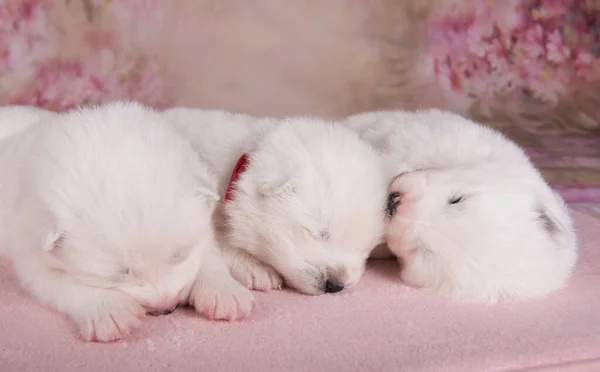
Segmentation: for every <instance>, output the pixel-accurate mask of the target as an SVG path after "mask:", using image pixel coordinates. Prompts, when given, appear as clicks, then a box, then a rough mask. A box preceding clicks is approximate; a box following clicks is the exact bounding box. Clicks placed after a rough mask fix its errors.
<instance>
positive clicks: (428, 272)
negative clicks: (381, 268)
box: [344, 110, 577, 302]
mask: <svg viewBox="0 0 600 372" xmlns="http://www.w3.org/2000/svg"><path fill="white" fill-rule="evenodd" d="M344 124H345V125H346V126H347V127H349V128H351V129H353V130H356V131H357V132H358V133H360V135H361V137H362V138H364V139H366V140H367V141H369V142H371V143H372V144H374V145H375V146H376V147H377V148H378V149H379V150H380V152H381V156H382V159H383V163H384V166H385V168H386V170H385V172H386V174H387V177H388V180H389V181H390V183H391V185H390V188H389V195H388V200H387V213H388V218H389V225H388V228H387V233H386V239H387V245H388V247H389V248H390V249H391V251H392V252H393V253H394V254H395V255H396V256H397V257H398V258H399V260H400V262H401V266H402V269H401V277H402V279H403V280H404V281H405V282H406V283H408V284H411V285H414V286H417V287H421V288H426V289H429V290H433V291H436V292H440V293H445V294H448V295H451V296H453V297H456V298H463V299H473V300H481V301H488V302H496V301H498V300H501V299H519V298H532V297H539V296H543V295H546V294H547V293H549V292H551V291H553V290H556V289H558V288H560V287H562V286H563V285H564V284H565V282H566V280H567V279H568V278H569V276H570V274H571V271H572V269H573V267H574V265H575V262H576V260H577V244H576V237H575V233H574V231H573V226H572V223H571V219H570V216H569V213H568V210H567V208H566V206H565V204H564V202H563V200H562V199H561V198H560V197H559V196H558V195H557V194H556V193H555V192H553V191H552V190H551V189H550V187H549V186H548V185H547V184H546V182H544V180H543V179H542V177H541V175H540V173H539V172H538V171H537V170H536V169H535V167H534V166H533V165H532V164H531V162H530V161H529V159H528V157H527V156H526V155H525V154H524V152H523V151H522V150H521V149H520V148H519V147H518V146H517V145H516V144H514V143H513V142H511V141H509V140H508V139H507V138H505V137H504V136H503V135H501V134H500V133H498V132H496V131H494V130H492V129H490V128H487V127H484V126H481V125H478V124H476V123H474V122H472V121H470V120H468V119H466V118H463V117H461V116H458V115H456V114H453V113H450V112H443V111H439V110H427V111H417V112H372V113H365V114H359V115H354V116H351V117H349V118H348V119H347V120H345V121H344Z"/></svg>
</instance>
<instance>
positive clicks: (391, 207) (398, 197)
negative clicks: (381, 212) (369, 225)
mask: <svg viewBox="0 0 600 372" xmlns="http://www.w3.org/2000/svg"><path fill="white" fill-rule="evenodd" d="M401 203H402V194H401V193H400V192H398V191H392V192H390V193H389V194H388V197H387V207H386V210H387V214H388V216H389V217H392V216H394V214H395V213H396V208H398V205H400V204H401Z"/></svg>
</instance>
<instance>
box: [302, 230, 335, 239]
mask: <svg viewBox="0 0 600 372" xmlns="http://www.w3.org/2000/svg"><path fill="white" fill-rule="evenodd" d="M304 230H306V232H307V233H309V234H310V235H311V236H312V238H313V239H315V240H320V241H325V242H326V241H328V240H329V238H330V237H331V231H329V229H322V230H318V231H315V230H313V229H309V228H308V227H304Z"/></svg>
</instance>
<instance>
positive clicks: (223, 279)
mask: <svg viewBox="0 0 600 372" xmlns="http://www.w3.org/2000/svg"><path fill="white" fill-rule="evenodd" d="M189 302H190V305H192V306H193V307H194V308H195V309H196V311H197V312H198V313H200V314H203V315H204V316H206V317H207V318H209V319H216V320H236V319H241V318H245V317H247V316H249V315H250V313H251V312H252V309H253V308H254V306H255V304H256V302H255V300H254V295H253V294H252V292H250V291H249V290H248V289H247V288H245V287H244V286H243V285H241V284H240V283H239V282H237V281H236V280H235V279H234V278H233V277H232V276H231V273H230V272H229V269H228V268H227V265H226V264H225V262H224V261H223V258H222V256H221V254H220V252H219V251H218V250H217V249H216V248H215V249H213V250H211V251H210V252H207V254H206V255H205V257H204V261H203V263H202V265H201V267H200V271H199V273H198V276H197V277H196V282H195V283H194V286H193V288H192V291H191V293H190V299H189Z"/></svg>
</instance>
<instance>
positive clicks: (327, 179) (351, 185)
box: [165, 108, 386, 295]
mask: <svg viewBox="0 0 600 372" xmlns="http://www.w3.org/2000/svg"><path fill="white" fill-rule="evenodd" d="M165 115H166V116H167V117H168V118H169V120H171V121H172V122H173V123H175V124H176V125H177V126H178V127H179V128H180V129H181V130H182V131H184V132H185V133H186V134H187V135H188V137H189V138H191V139H192V141H193V143H194V146H195V148H196V150H197V151H198V153H199V154H200V157H201V158H202V159H204V160H205V161H206V162H207V163H208V164H209V165H210V166H211V168H213V169H215V170H216V171H217V173H218V178H219V191H220V193H221V195H223V193H224V192H225V189H226V187H227V184H228V183H229V178H230V175H231V171H232V169H233V168H234V165H235V163H236V161H237V160H238V158H239V157H240V156H241V155H242V154H243V153H248V154H249V157H250V163H249V166H248V168H247V170H246V171H245V172H244V173H242V174H241V176H240V177H239V179H238V180H237V181H236V183H235V193H234V198H233V200H231V201H226V202H225V203H224V204H223V217H224V218H225V220H224V221H223V224H222V227H223V229H224V234H223V235H224V238H225V244H224V249H225V254H226V255H227V257H228V262H229V264H230V267H231V270H232V273H233V275H234V276H235V277H236V278H237V279H238V280H240V281H241V282H243V283H244V284H246V285H248V286H249V287H251V288H254V289H263V290H264V289H270V288H277V287H279V286H280V285H281V284H282V282H281V278H279V276H278V275H277V273H278V274H280V275H281V276H282V277H283V281H284V282H285V284H287V285H288V286H290V287H293V288H295V289H297V290H298V291H300V292H302V293H305V294H312V295H316V294H322V293H325V292H337V291H339V290H341V289H343V288H344V287H348V286H352V285H354V284H355V283H357V282H358V280H359V279H360V277H361V276H362V274H363V271H364V266H365V261H366V259H367V257H368V254H369V251H370V249H371V248H372V247H373V245H374V244H376V243H377V242H378V241H380V239H381V236H382V232H383V223H384V213H383V212H384V205H385V190H386V184H385V180H384V178H383V173H382V169H381V163H380V161H379V158H378V156H377V153H376V152H375V151H374V149H373V148H372V147H371V146H369V145H368V144H366V143H365V142H363V141H361V140H360V138H359V137H358V136H357V135H356V134H355V133H353V132H352V131H349V130H347V129H345V128H342V127H341V126H339V125H336V124H333V123H330V122H326V121H322V120H318V119H312V118H293V119H287V120H283V121H282V122H278V121H277V120H275V119H269V118H264V119H255V118H252V117H250V116H245V115H235V114H227V113H224V112H217V111H202V110H194V109H183V108H179V109H173V110H169V111H167V112H166V113H165ZM260 262H264V263H266V265H264V264H261V263H260Z"/></svg>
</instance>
